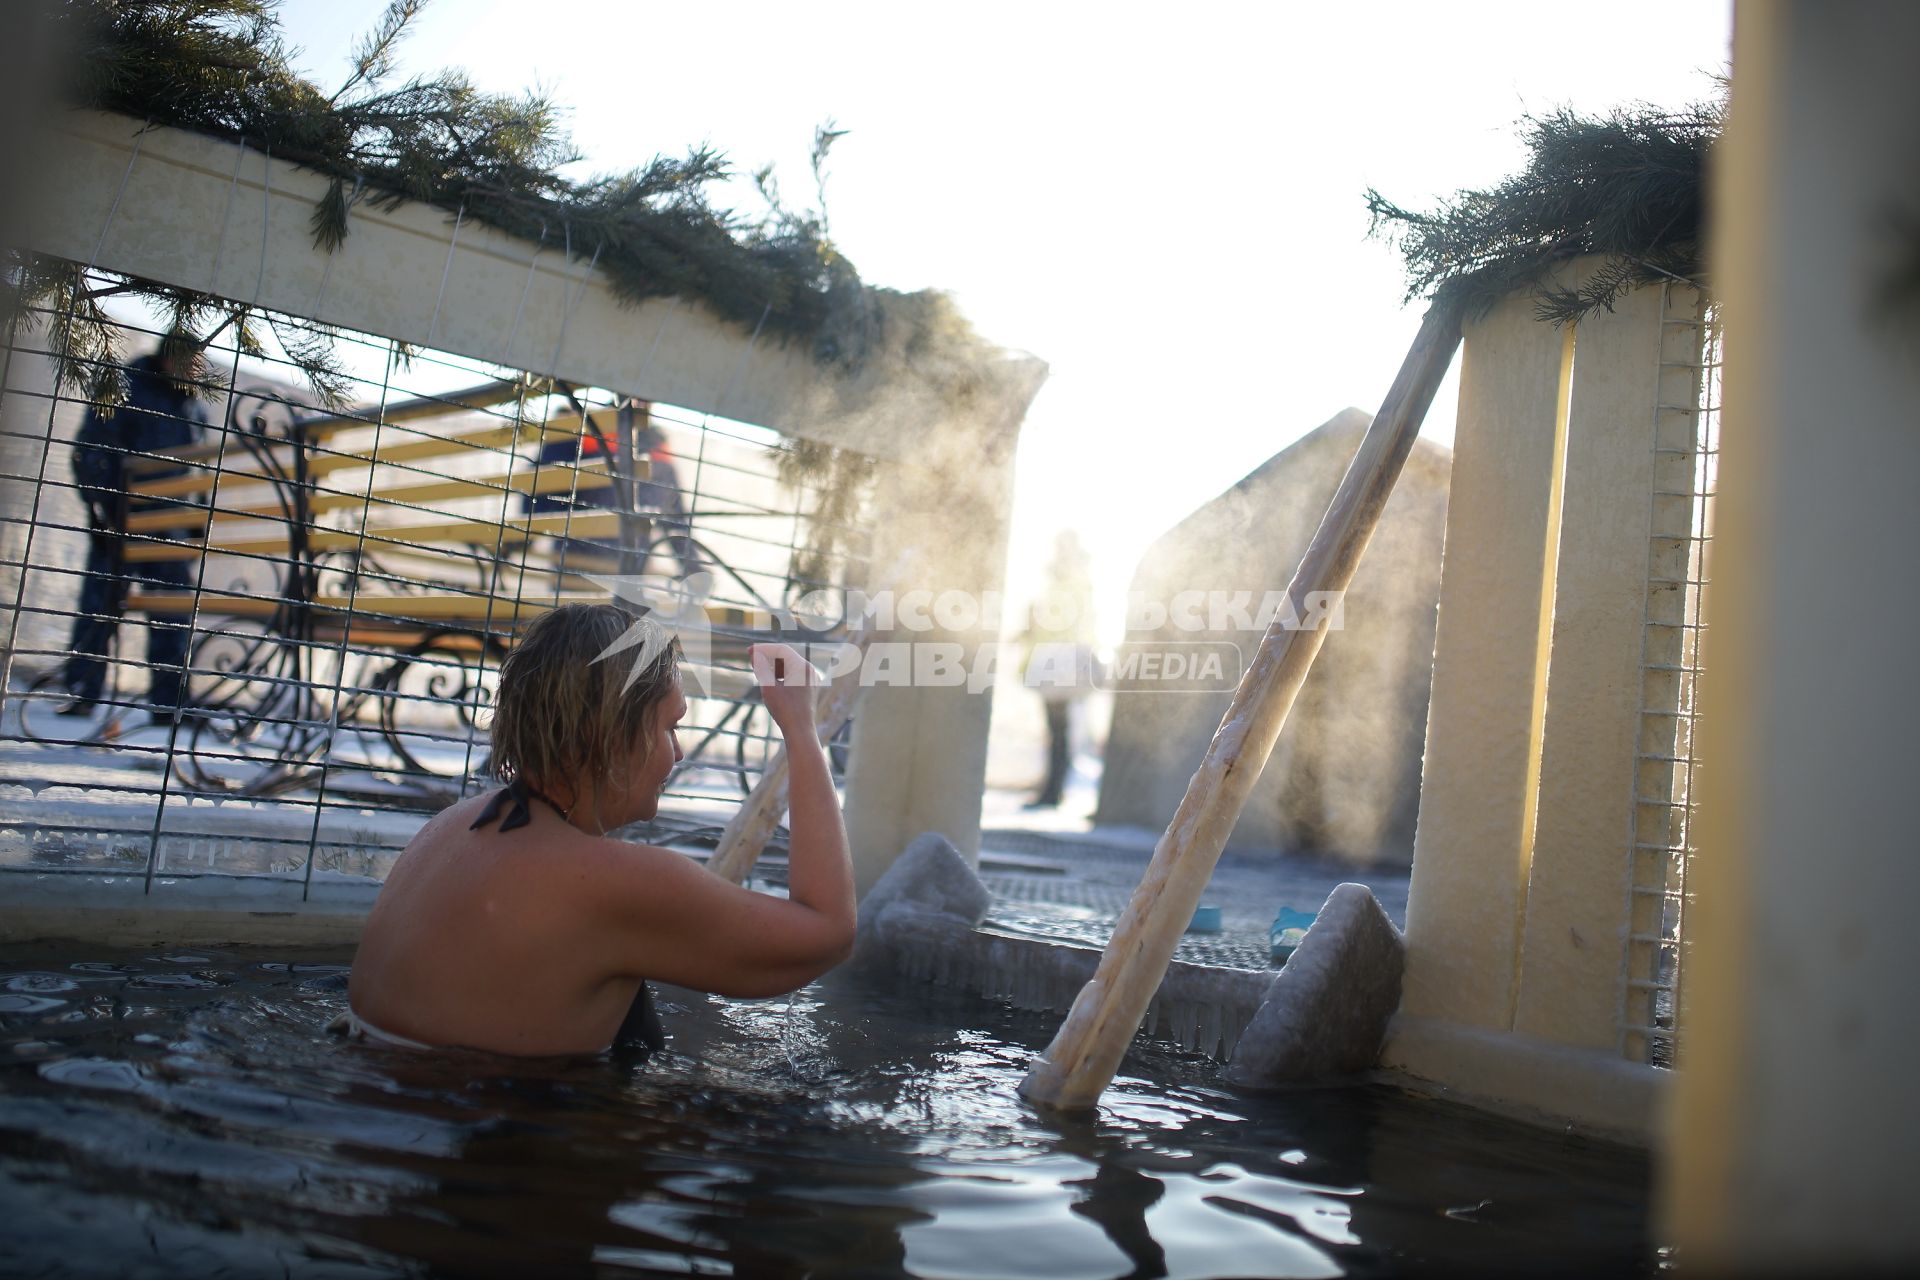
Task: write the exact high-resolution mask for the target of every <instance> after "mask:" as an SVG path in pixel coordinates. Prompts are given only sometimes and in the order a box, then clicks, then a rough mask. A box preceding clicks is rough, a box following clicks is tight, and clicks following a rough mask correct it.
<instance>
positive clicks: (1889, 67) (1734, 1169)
mask: <svg viewBox="0 0 1920 1280" xmlns="http://www.w3.org/2000/svg"><path fill="white" fill-rule="evenodd" d="M1917 52H1920V6H1915V5H1911V4H1906V3H1897V2H1893V0H1889V2H1886V3H1828V2H1824V0H1823V2H1820V3H1815V2H1814V0H1798V2H1794V0H1769V2H1766V3H1755V2H1751V0H1750V2H1748V3H1743V4H1742V5H1741V6H1740V7H1739V10H1738V12H1737V14H1736V18H1735V28H1734V78H1733V105H1732V120H1731V124H1730V127H1729V134H1728V137H1727V140H1726V143H1725V145H1724V147H1723V149H1722V151H1721V162H1720V166H1719V170H1718V176H1717V183H1718V185H1717V188H1716V190H1715V193H1714V194H1715V198H1714V200H1713V202H1712V207H1713V209H1714V210H1715V211H1716V212H1715V218H1716V221H1715V226H1714V242H1713V243H1714V252H1715V257H1714V263H1713V276H1714V280H1715V287H1716V289H1717V290H1718V292H1719V294H1720V298H1721V301H1722V304H1723V307H1724V317H1725V322H1726V346H1725V405H1726V410H1725V423H1726V430H1725V435H1724V440H1723V451H1722V455H1721V471H1720V496H1719V498H1718V508H1717V512H1716V527H1715V531H1714V532H1715V541H1714V543H1713V554H1712V557H1711V560H1710V567H1711V573H1712V581H1713V588H1712V590H1713V595H1712V598H1711V603H1710V630H1709V633H1708V641H1707V657H1708V662H1707V668H1706V677H1705V686H1706V687H1705V695H1704V716H1703V721H1702V734H1703V738H1704V741H1703V746H1702V761H1701V765H1700V769H1699V777H1700V780H1701V785H1702V787H1703V790H1704V794H1703V797H1702V804H1703V812H1702V818H1701V838H1702V847H1701V852H1700V855H1699V857H1698V858H1697V859H1696V860H1695V866H1694V869H1693V871H1692V872H1691V873H1690V877H1689V879H1690V881H1691V884H1690V888H1691V890H1692V901H1691V903H1690V905H1689V907H1688V915H1687V938H1688V951H1687V955H1686V958H1685V965H1686V989H1685V992H1684V999H1685V1002H1686V1003H1685V1007H1684V1009H1683V1010H1682V1016H1683V1017H1684V1019H1685V1023H1686V1027H1687V1040H1686V1043H1685V1045H1684V1055H1685V1056H1684V1057H1683V1059H1682V1063H1681V1070H1680V1071H1679V1073H1678V1077H1679V1078H1678V1081H1677V1088H1676V1098H1675V1103H1676V1107H1675V1113H1674V1117H1673V1124H1672V1127H1671V1130H1670V1135H1669V1141H1668V1146H1667V1152H1668V1160H1667V1166H1666V1185H1665V1191H1664V1203H1665V1209H1666V1213H1667V1220H1668V1233H1669V1234H1670V1238H1671V1239H1672V1240H1673V1242H1674V1243H1675V1244H1676V1246H1677V1248H1678V1257H1679V1258H1680V1260H1681V1262H1682V1265H1683V1266H1684V1267H1687V1268H1689V1269H1691V1270H1693V1271H1694V1272H1695V1273H1696V1274H1715V1275H1718V1274H1745V1275H1752V1274H1759V1273H1763V1272H1773V1273H1790V1274H1804V1273H1806V1272H1810V1271H1814V1270H1820V1271H1832V1272H1834V1273H1836V1274H1856V1273H1859V1272H1861V1271H1863V1270H1866V1269H1869V1268H1877V1269H1884V1270H1887V1271H1889V1272H1891V1271H1892V1270H1893V1269H1894V1268H1895V1267H1898V1266H1901V1264H1905V1267H1911V1265H1912V1264H1913V1262H1914V1261H1915V1259H1917V1258H1920V1216H1917V1215H1915V1214H1914V1212H1913V1199H1914V1177H1915V1175H1914V1164H1915V1156H1914V1153H1915V1152H1916V1151H1920V1104H1917V1103H1916V1100H1915V1091H1914V1071H1915V1063H1916V1062H1920V1001H1916V999H1915V997H1914V992H1913V984H1914V978H1915V974H1917V973H1920V926H1916V923H1915V918H1914V917H1915V910H1916V904H1920V849H1917V846H1920V838H1917V837H1916V833H1917V832H1920V819H1917V818H1916V814H1915V810H1914V805H1913V796H1914V792H1915V786H1916V769H1915V766H1916V763H1917V762H1920V755H1917V754H1916V747H1915V741H1916V732H1917V731H1920V680H1917V679H1916V678H1915V674H1914V668H1915V638H1916V636H1920V572H1916V569H1915V565H1914V554H1915V550H1916V548H1920V501H1916V498H1915V495H1916V493H1920V408H1916V406H1920V338H1917V337H1916V335H1920V309H1917V306H1916V300H1915V298H1914V297H1913V295H1912V293H1911V292H1909V293H1907V294H1906V295H1905V297H1904V298H1896V297H1895V296H1894V295H1893V293H1892V292H1891V288H1892V286H1894V284H1895V283H1896V281H1898V280H1899V279H1900V278H1901V277H1902V273H1903V272H1905V273H1907V274H1906V276H1905V278H1906V279H1907V280H1909V281H1911V279H1912V276H1911V270H1912V263H1913V262H1914V261H1915V256H1914V254H1915V248H1916V240H1915V234H1914V228H1915V227H1916V225H1920V223H1916V219H1917V218H1920V164H1916V160H1917V159H1920V77H1916V76H1915V75H1914V74H1913V67H1914V61H1915V55H1916V53H1917ZM1905 1267H1902V1269H1905Z"/></svg>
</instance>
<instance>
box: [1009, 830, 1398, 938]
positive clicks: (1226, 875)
mask: <svg viewBox="0 0 1920 1280" xmlns="http://www.w3.org/2000/svg"><path fill="white" fill-rule="evenodd" d="M1156 838H1157V833H1153V832H1147V831H1142V830H1140V829H1138V828H1124V827H1122V828H1102V827H1090V828H1087V829H1085V830H1081V831H1073V830H1060V829H1054V830H1031V829H1022V828H995V829H989V830H988V831H986V832H984V833H983V835H982V838H981V854H980V873H981V878H982V879H983V880H984V881H985V882H986V884H987V887H988V888H990V889H992V890H993V893H994V906H993V910H992V913H991V914H990V916H989V921H990V923H993V924H996V925H1000V926H1002V927H1006V928H1010V929H1014V930H1017V931H1019V932H1022V933H1029V934H1033V935H1035V936H1044V937H1053V938H1058V939H1060V940H1063V941H1071V942H1078V943H1082V944H1091V945H1093V946H1096V947H1099V946H1105V945H1106V942H1107V939H1108V938H1109V937H1110V936H1111V935H1112V932H1113V926H1114V922H1115V921H1116V920H1118V919H1119V917H1120V914H1121V912H1122V911H1124V910H1125V909H1126V905H1127V903H1128V901H1129V900H1130V899H1131V898H1132V896H1133V892H1134V889H1135V888H1136V887H1137V886H1138V885H1139V883H1140V879H1141V877H1142V875H1144V874H1145V872H1146V869H1147V864H1148V862H1149V861H1150V860H1151V859H1152V856H1153V842H1154V840H1155V839H1156ZM1407 877H1408V873H1407V871H1406V869H1405V868H1395V867H1387V868H1358V867H1353V866H1350V865H1347V864H1344V863H1339V862H1333V861H1329V860H1325V859H1318V858H1311V857H1306V856H1303V855H1298V854H1285V853H1280V852H1277V851H1258V852H1252V851H1245V852H1243V851H1230V852H1228V853H1226V854H1224V855H1222V857H1221V859H1220V862H1219V864H1218V865H1217V866H1216V867H1215V869H1214V873H1213V878H1212V880H1211V881H1210V882H1209V885H1208V888H1207V892H1206V893H1204V894H1203V895H1202V896H1201V899H1200V902H1201V905H1202V906H1203V907H1204V906H1209V905H1211V906H1217V907H1219V908H1220V914H1221V925H1222V927H1221V930H1220V932H1218V933H1211V934H1203V933H1189V934H1188V935H1187V936H1186V937H1185V938H1184V939H1183V940H1182V941H1181V944H1180V947H1179V950H1177V951H1176V952H1175V953H1174V954H1175V958H1177V959H1180V960H1187V961H1191V962H1193V963H1196V964H1214V965H1230V966H1233V967H1235V968H1243V969H1265V968H1270V967H1272V965H1271V963H1270V958H1269V953H1268V943H1267V933H1268V929H1269V927H1270V926H1271V925H1272V923H1273V918H1274V915H1275V913H1277V912H1278V911H1279V909H1280V908H1281V907H1292V908H1294V909H1295V910H1298V911H1315V910H1318V909H1319V907H1320V905H1321V903H1323V902H1325V901H1326V897H1327V894H1329V893H1330V892H1332V891H1333V887H1334V886H1335V885H1337V884H1340V883H1342V882H1343V881H1353V882H1356V883H1359V884H1364V885H1367V886H1368V887H1369V888H1371V889H1372V890H1373V893H1374V896H1375V897H1377V898H1379V900H1380V904H1381V905H1382V906H1383V907H1385V908H1386V911H1387V914H1388V915H1389V916H1391V917H1392V918H1393V920H1394V923H1395V924H1398V925H1401V926H1403V927H1404V925H1405V923H1406V914H1407Z"/></svg>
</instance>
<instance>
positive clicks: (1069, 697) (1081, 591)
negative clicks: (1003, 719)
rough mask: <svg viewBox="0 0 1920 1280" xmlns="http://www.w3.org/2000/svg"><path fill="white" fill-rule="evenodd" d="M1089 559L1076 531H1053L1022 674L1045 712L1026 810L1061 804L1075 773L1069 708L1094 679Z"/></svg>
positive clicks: (1070, 710) (1086, 690)
mask: <svg viewBox="0 0 1920 1280" xmlns="http://www.w3.org/2000/svg"><path fill="white" fill-rule="evenodd" d="M1093 641H1094V618H1093V564H1092V559H1091V557H1089V556H1088V555H1087V551H1086V548H1085V547H1082V546H1081V545H1080V538H1079V535H1077V534H1076V533H1074V532H1073V530H1071V529H1062V530H1061V531H1060V532H1059V533H1058V534H1056V535H1054V540H1053V559H1052V560H1050V561H1049V562H1048V564H1047V581H1046V586H1045V587H1044V588H1042V590H1041V593H1040V597H1039V599H1037V600H1036V601H1034V604H1033V610H1032V615H1031V617H1030V619H1029V621H1028V626H1027V631H1026V647H1027V654H1026V661H1025V662H1024V664H1023V665H1022V667H1021V679H1022V681H1023V682H1024V683H1025V684H1026V686H1027V687H1028V688H1029V689H1032V690H1033V691H1034V692H1036V693H1038V694H1039V695H1040V701H1041V703H1042V704H1043V705H1044V706H1045V708H1046V713H1047V776H1046V779H1045V780H1044V781H1043V782H1042V783H1041V784H1040V791H1039V794H1037V795H1036V796H1034V798H1033V799H1032V800H1029V801H1028V802H1027V808H1029V809H1051V808H1055V807H1057V806H1058V805H1059V804H1060V799H1061V796H1062V795H1063V794H1064V793H1065V791H1066V786H1067V778H1068V776H1069V775H1070V774H1071V773H1072V772H1073V707H1074V704H1075V703H1076V702H1078V701H1080V699H1082V698H1084V697H1085V696H1086V695H1087V693H1088V692H1090V691H1091V690H1092V688H1093V684H1094V653H1093Z"/></svg>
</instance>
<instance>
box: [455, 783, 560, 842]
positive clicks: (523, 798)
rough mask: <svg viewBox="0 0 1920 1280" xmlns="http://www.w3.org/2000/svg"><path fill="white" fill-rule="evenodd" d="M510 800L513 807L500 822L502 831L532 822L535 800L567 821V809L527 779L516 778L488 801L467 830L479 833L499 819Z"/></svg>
mask: <svg viewBox="0 0 1920 1280" xmlns="http://www.w3.org/2000/svg"><path fill="white" fill-rule="evenodd" d="M509 800H511V801H513V807H512V808H511V809H508V810H507V816H506V817H505V818H501V820H500V829H501V830H502V831H512V830H514V829H515V828H517V827H524V826H526V825H527V824H528V823H529V822H532V821H533V812H532V810H531V808H530V807H529V806H531V804H532V803H533V801H535V800H538V801H540V802H542V803H543V804H545V805H546V806H547V807H548V808H549V809H552V810H553V811H554V812H555V813H557V814H559V815H560V820H561V821H562V822H565V821H566V820H567V811H566V810H565V809H562V808H561V807H560V806H559V805H557V804H555V803H554V802H553V801H551V800H549V799H547V797H546V796H544V795H542V794H540V792H538V791H536V790H534V788H533V785H532V784H531V783H529V782H528V781H527V780H526V779H525V778H515V779H514V780H513V781H512V782H509V783H508V784H507V785H506V786H504V787H502V788H500V789H499V790H498V791H496V792H494V793H493V798H492V799H491V800H489V801H487V803H486V806H485V807H484V808H482V809H481V810H480V816H479V817H477V818H475V819H474V820H473V824H472V825H471V826H469V827H468V828H467V830H469V831H478V830H479V829H480V828H482V827H484V826H486V825H487V824H488V823H489V822H492V821H493V820H494V819H495V818H499V817H500V810H501V808H502V807H504V806H505V805H506V803H507V801H509Z"/></svg>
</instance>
